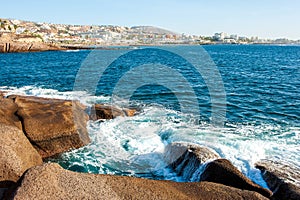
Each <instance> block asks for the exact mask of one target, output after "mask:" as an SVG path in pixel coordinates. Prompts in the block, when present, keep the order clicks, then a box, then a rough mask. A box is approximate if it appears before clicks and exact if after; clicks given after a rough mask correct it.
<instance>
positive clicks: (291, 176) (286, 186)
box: [255, 160, 300, 200]
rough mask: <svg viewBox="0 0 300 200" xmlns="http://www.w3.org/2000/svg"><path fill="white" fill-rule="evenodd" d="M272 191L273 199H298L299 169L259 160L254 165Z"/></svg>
mask: <svg viewBox="0 0 300 200" xmlns="http://www.w3.org/2000/svg"><path fill="white" fill-rule="evenodd" d="M255 167H256V168H258V169H260V170H261V172H262V176H263V178H264V180H265V181H266V182H267V184H268V186H269V188H270V189H271V190H272V191H273V196H272V197H273V199H276V200H277V199H278V200H279V199H290V200H298V199H300V168H299V167H297V166H295V165H293V164H292V163H288V164H284V163H282V162H278V161H271V160H261V161H259V162H258V163H256V164H255Z"/></svg>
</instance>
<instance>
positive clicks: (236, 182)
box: [200, 159, 272, 198]
mask: <svg viewBox="0 0 300 200" xmlns="http://www.w3.org/2000/svg"><path fill="white" fill-rule="evenodd" d="M200 181H209V182H214V183H221V184H224V185H227V186H232V187H235V188H239V189H242V190H251V191H256V192H258V193H260V194H262V195H264V196H265V197H268V198H269V197H271V195H272V192H271V191H269V190H267V189H265V188H262V187H261V186H259V185H257V184H255V183H253V182H252V181H251V180H250V179H248V178H247V177H246V176H245V175H243V174H242V172H240V171H239V170H238V169H237V168H236V167H235V166H233V165H232V163H231V162H230V161H229V160H226V159H218V160H214V161H212V162H210V163H208V164H207V165H206V167H205V170H204V171H203V173H202V174H201V177H200Z"/></svg>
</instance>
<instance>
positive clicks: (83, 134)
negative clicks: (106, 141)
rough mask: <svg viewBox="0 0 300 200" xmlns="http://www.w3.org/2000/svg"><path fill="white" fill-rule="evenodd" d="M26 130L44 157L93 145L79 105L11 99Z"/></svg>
mask: <svg viewBox="0 0 300 200" xmlns="http://www.w3.org/2000/svg"><path fill="white" fill-rule="evenodd" d="M9 98H11V99H14V102H15V103H16V104H17V105H18V110H17V112H16V114H17V115H18V117H19V119H20V120H21V122H22V125H23V131H24V133H25V135H26V136H27V138H28V139H29V140H30V142H31V143H32V145H33V146H34V147H35V148H36V149H37V151H38V152H39V154H40V155H41V156H42V157H43V158H47V157H50V156H53V155H56V154H59V153H62V152H65V151H68V150H70V149H74V148H79V147H82V146H84V145H86V144H88V143H89V142H90V139H89V136H88V132H87V129H86V123H87V120H88V116H87V114H86V113H85V112H84V107H83V105H81V104H80V103H79V102H76V101H74V102H72V101H67V100H60V99H47V98H40V97H29V96H26V97H25V96H10V97H9Z"/></svg>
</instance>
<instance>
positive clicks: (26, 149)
mask: <svg viewBox="0 0 300 200" xmlns="http://www.w3.org/2000/svg"><path fill="white" fill-rule="evenodd" d="M0 152H1V154H0V187H9V186H10V185H11V182H17V180H18V179H19V178H20V177H21V176H22V174H23V173H24V172H25V171H26V170H27V169H29V168H31V167H33V166H36V165H41V164H42V158H41V156H40V155H39V154H38V152H37V151H36V150H35V149H34V148H33V147H32V145H31V144H30V142H29V141H28V139H27V138H26V136H25V135H24V134H23V132H22V131H21V130H20V129H18V128H17V127H15V126H11V125H7V124H4V123H0Z"/></svg>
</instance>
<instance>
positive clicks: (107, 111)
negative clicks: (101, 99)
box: [90, 104, 136, 120]
mask: <svg viewBox="0 0 300 200" xmlns="http://www.w3.org/2000/svg"><path fill="white" fill-rule="evenodd" d="M135 113H136V110H135V109H128V108H125V109H121V108H117V107H115V106H111V105H104V104H95V105H94V106H93V108H92V109H91V115H90V119H92V120H98V119H114V118H116V117H119V116H121V117H124V116H128V117H132V116H134V115H135Z"/></svg>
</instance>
